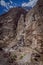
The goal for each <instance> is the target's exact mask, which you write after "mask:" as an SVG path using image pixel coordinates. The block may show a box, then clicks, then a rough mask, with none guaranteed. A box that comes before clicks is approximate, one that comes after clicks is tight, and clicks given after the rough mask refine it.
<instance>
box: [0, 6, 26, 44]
mask: <svg viewBox="0 0 43 65" xmlns="http://www.w3.org/2000/svg"><path fill="white" fill-rule="evenodd" d="M21 14H22V15H23V18H24V17H25V14H26V11H25V10H24V9H23V8H18V7H17V8H13V9H11V10H10V11H9V12H8V13H6V14H4V15H2V16H0V44H2V43H5V44H6V41H8V40H10V39H11V38H14V37H16V34H17V32H16V29H17V25H18V20H19V18H20V16H21ZM1 40H2V41H1Z"/></svg>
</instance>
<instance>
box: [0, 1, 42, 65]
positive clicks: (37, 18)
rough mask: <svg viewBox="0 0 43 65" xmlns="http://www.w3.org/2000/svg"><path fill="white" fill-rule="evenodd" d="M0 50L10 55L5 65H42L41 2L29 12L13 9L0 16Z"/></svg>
mask: <svg viewBox="0 0 43 65" xmlns="http://www.w3.org/2000/svg"><path fill="white" fill-rule="evenodd" d="M0 49H3V51H4V52H5V53H7V54H8V52H9V53H10V56H9V57H10V60H9V57H8V59H7V61H6V62H5V61H4V62H5V65H6V63H8V65H9V63H10V65H11V64H14V63H15V62H16V64H17V65H43V0H38V2H37V4H36V6H35V7H34V8H33V9H31V10H30V11H29V12H26V11H25V10H24V9H23V8H13V9H11V10H10V11H9V12H8V13H6V14H4V15H2V16H0ZM15 54H16V55H15ZM8 55H9V54H8ZM12 56H13V59H12ZM4 59H5V58H4ZM14 59H16V61H15V60H14ZM2 61H3V60H2ZM16 64H14V65H16ZM2 65H3V64H2Z"/></svg>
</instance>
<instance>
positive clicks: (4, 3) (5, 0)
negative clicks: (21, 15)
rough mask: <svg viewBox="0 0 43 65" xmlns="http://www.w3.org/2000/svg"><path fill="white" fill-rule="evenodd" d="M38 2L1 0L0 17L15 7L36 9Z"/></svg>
mask: <svg viewBox="0 0 43 65" xmlns="http://www.w3.org/2000/svg"><path fill="white" fill-rule="evenodd" d="M37 1H38V0H0V15H2V14H4V13H5V12H7V11H8V10H9V9H10V8H13V7H19V6H20V7H28V8H30V7H32V8H33V7H34V6H35V5H36V3H37Z"/></svg>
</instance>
